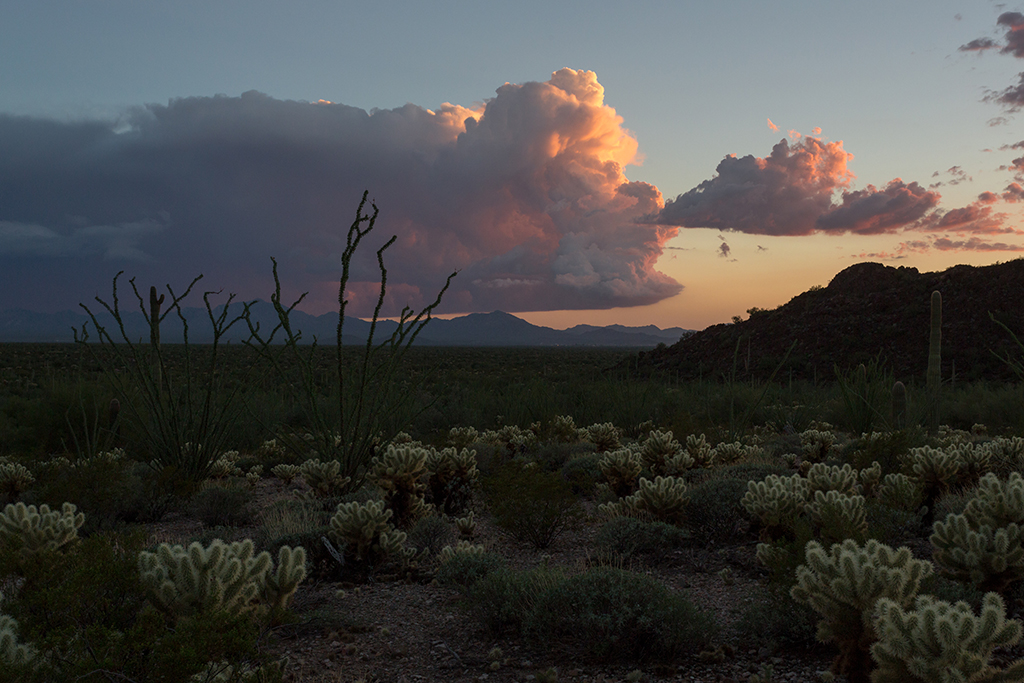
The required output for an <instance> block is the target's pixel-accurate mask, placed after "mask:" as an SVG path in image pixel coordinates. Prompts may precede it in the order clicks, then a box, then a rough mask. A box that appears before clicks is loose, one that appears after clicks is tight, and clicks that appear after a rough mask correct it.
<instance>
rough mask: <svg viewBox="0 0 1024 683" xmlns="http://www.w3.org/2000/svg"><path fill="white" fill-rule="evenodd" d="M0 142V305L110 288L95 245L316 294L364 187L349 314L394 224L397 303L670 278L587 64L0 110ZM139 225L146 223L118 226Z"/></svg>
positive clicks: (333, 274)
mask: <svg viewBox="0 0 1024 683" xmlns="http://www.w3.org/2000/svg"><path fill="white" fill-rule="evenodd" d="M115 131H116V132H115ZM0 140H4V141H5V145H6V147H5V154H4V155H2V156H0V196H4V197H6V198H12V199H10V200H7V199H5V201H4V202H3V203H2V204H0V226H8V227H7V228H6V229H0V268H4V269H5V271H6V272H7V273H9V274H11V280H12V281H15V282H21V281H24V283H25V285H24V287H23V290H24V291H12V290H11V288H5V291H4V292H3V293H2V294H0V297H8V298H7V299H3V300H0V308H2V307H4V306H10V305H12V304H14V303H15V302H17V301H21V300H22V299H20V298H19V297H24V300H31V299H32V298H33V297H36V298H38V296H39V295H38V294H36V293H35V292H36V290H38V289H39V286H38V282H39V278H40V277H43V276H44V274H45V273H52V274H53V276H52V280H51V286H50V288H49V289H48V290H47V291H48V292H49V293H50V295H55V296H62V297H66V298H67V299H70V300H65V301H64V302H63V303H64V306H65V307H72V306H74V305H75V304H76V303H77V302H78V301H79V300H82V299H83V298H85V299H88V298H91V295H92V292H93V291H99V292H101V293H102V292H104V290H105V287H104V286H103V285H102V283H103V282H104V281H107V282H109V277H110V276H111V275H112V272H113V271H115V270H116V269H117V268H118V267H119V266H117V265H116V264H108V265H106V266H104V265H103V264H102V263H97V262H95V261H94V260H90V258H91V257H89V254H95V255H96V256H95V258H100V255H102V254H108V255H109V254H113V255H114V256H115V257H116V256H117V254H118V253H119V252H118V251H117V245H118V244H121V245H123V247H122V252H124V253H125V254H128V253H129V251H130V254H131V255H132V256H133V257H134V258H135V259H136V260H139V259H141V258H148V259H149V262H148V263H147V271H146V278H147V280H149V279H152V280H154V282H155V283H162V282H168V281H171V282H177V281H178V280H181V279H182V278H183V277H187V276H188V275H189V274H192V273H194V272H200V271H201V272H205V273H206V276H207V278H206V281H207V282H210V283H211V284H214V283H224V284H223V286H224V287H225V288H226V289H230V290H236V291H237V290H241V291H242V292H243V293H244V295H245V296H251V297H255V296H264V297H265V296H266V295H267V294H269V288H268V286H267V282H268V279H269V266H270V256H272V255H274V256H277V257H278V260H279V262H280V264H281V275H282V279H283V281H284V282H285V283H290V285H291V286H292V288H293V289H294V290H296V291H299V290H305V289H309V290H311V295H310V299H309V300H310V301H312V302H313V304H315V305H319V306H320V307H321V308H328V307H329V306H330V305H331V301H332V300H334V299H336V296H337V292H336V286H337V285H336V278H337V275H338V273H339V267H340V255H341V253H342V251H343V249H344V246H345V244H344V231H345V229H346V228H347V226H348V224H349V222H351V220H352V216H353V211H354V208H355V205H356V203H357V202H358V199H359V197H360V195H361V194H362V191H363V190H364V189H369V190H370V195H371V198H373V199H374V200H375V201H376V202H377V204H378V205H379V206H380V209H381V214H380V219H379V221H378V228H377V231H376V232H375V233H374V235H373V239H372V240H371V241H372V242H373V244H372V245H368V246H367V248H366V249H365V251H364V252H363V253H362V254H361V256H360V257H359V258H357V260H356V262H354V263H353V268H354V270H353V274H352V280H351V284H352V287H351V290H352V292H351V297H350V298H351V300H352V304H353V306H354V307H355V309H356V310H355V312H356V313H357V314H359V315H366V314H367V313H369V312H370V311H371V310H372V305H373V303H374V302H375V291H376V284H375V282H376V279H377V277H378V276H377V269H376V259H375V257H374V254H373V251H374V250H375V249H376V246H379V244H378V243H383V241H384V240H386V239H387V238H388V237H390V236H391V235H392V234H397V235H398V241H397V243H396V244H395V245H394V246H393V247H392V248H391V250H390V251H389V252H388V254H387V260H388V265H389V272H388V285H389V291H390V292H391V293H392V294H393V296H390V297H389V300H388V304H387V312H388V313H392V314H393V313H395V312H397V311H398V310H400V309H401V308H402V306H403V305H405V304H410V305H414V306H421V305H423V304H425V303H429V302H430V301H432V300H433V298H434V295H435V294H436V292H437V290H438V289H439V288H440V286H441V285H442V284H443V282H444V276H445V275H446V274H447V273H449V272H451V271H453V270H459V271H460V273H459V275H458V277H456V278H455V280H453V282H452V288H451V289H450V290H449V292H448V294H447V295H446V298H445V310H450V311H489V310H493V309H496V308H501V309H503V310H507V311H527V310H559V309H575V308H607V307H613V306H633V305H641V304H649V303H653V302H656V301H659V300H661V299H664V298H666V297H670V296H672V295H674V294H676V293H677V292H679V291H680V290H681V288H682V287H681V285H680V284H679V283H678V282H676V281H675V280H674V279H672V278H671V277H669V276H667V275H665V274H663V273H660V272H658V271H657V270H656V269H655V262H656V261H657V259H658V257H659V256H660V255H661V254H662V247H663V245H664V244H665V242H666V241H667V240H668V239H670V238H671V237H673V236H674V235H675V234H676V232H677V230H676V228H674V227H672V226H667V225H658V224H654V223H651V222H640V221H639V219H640V218H641V217H644V216H647V215H651V214H656V213H658V212H659V211H660V210H661V209H662V207H663V201H662V197H661V193H660V192H659V190H658V188H656V187H654V186H653V185H650V184H647V183H643V182H631V181H630V180H629V179H628V178H627V177H626V176H625V174H624V172H623V169H624V167H625V166H626V165H627V164H631V163H638V161H639V155H638V144H637V141H636V139H635V138H634V137H633V136H632V134H631V133H630V132H629V131H628V130H627V129H626V128H625V127H624V125H623V121H622V118H621V117H620V116H618V114H617V113H616V112H615V110H614V109H612V108H611V107H609V106H608V105H606V104H605V103H604V88H603V87H602V86H601V84H600V83H599V82H598V80H597V77H596V75H595V74H594V73H593V72H589V71H574V70H572V69H562V70H560V71H558V72H555V73H554V74H552V76H551V78H550V80H548V81H546V82H543V83H542V82H529V83H523V84H509V83H506V84H505V85H503V86H501V87H500V88H498V90H497V92H496V95H495V96H494V97H493V98H491V99H489V100H487V101H486V102H485V103H484V104H483V105H480V106H477V107H472V108H466V107H462V106H458V105H452V104H445V105H442V106H441V107H440V108H438V109H437V110H436V111H431V110H428V109H424V108H422V107H418V106H416V105H412V104H408V105H405V106H403V107H399V108H397V109H389V110H373V111H371V112H366V111H364V110H362V109H357V108H355V107H349V106H346V105H343V104H333V103H330V102H328V101H326V100H322V101H320V102H316V103H307V102H295V101H281V100H276V99H274V98H272V97H269V96H267V95H263V94H260V93H256V92H250V93H245V94H243V95H242V96H241V97H227V96H217V97H193V98H183V99H177V100H172V101H171V102H169V103H168V104H167V105H147V106H145V107H140V108H137V109H135V110H133V111H132V112H131V113H130V114H129V115H128V116H127V117H126V118H125V119H124V120H123V121H121V122H113V121H93V122H84V123H83V122H58V121H49V120H42V119H35V118H25V117H10V116H0ZM72 217H75V218H72ZM149 225H154V226H157V227H158V228H159V229H158V230H157V229H155V228H154V229H152V230H149V229H147V230H148V231H142V230H134V229H133V228H132V226H149ZM10 226H14V227H10ZM18 226H22V227H18ZM24 226H29V227H30V228H31V230H29V229H28V228H26V227H24ZM103 226H112V227H110V228H109V229H107V230H105V231H104V230H99V229H98V228H101V227H103ZM118 226H122V227H118ZM85 229H91V230H92V232H91V233H87V232H83V230H85ZM87 234H88V235H89V236H90V237H89V239H88V240H87V239H85V237H84V236H85V235H87ZM368 239H369V238H368ZM104 240H105V241H104ZM76 245H77V246H76ZM83 245H87V246H88V250H86V249H85V246H83ZM371 247H372V248H371ZM62 255H63V256H62ZM72 255H74V256H79V257H82V258H75V259H72V258H69V257H70V256H72ZM86 257H89V258H86ZM115 260H116V258H115ZM108 271H111V272H108ZM96 273H99V274H100V275H96ZM183 273H184V275H183ZM19 274H21V275H25V278H23V279H22V278H21V277H20V276H19ZM29 276H33V277H34V279H33V277H29ZM61 281H66V284H65V285H62V286H63V287H64V289H65V290H66V291H63V292H61V287H59V286H57V284H54V283H57V282H61ZM332 290H333V292H332ZM83 291H84V292H88V294H83ZM44 305H45V304H44Z"/></svg>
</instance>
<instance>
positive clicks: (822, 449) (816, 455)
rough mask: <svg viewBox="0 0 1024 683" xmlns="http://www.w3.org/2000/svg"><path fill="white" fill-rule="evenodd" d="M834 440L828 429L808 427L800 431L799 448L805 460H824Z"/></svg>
mask: <svg viewBox="0 0 1024 683" xmlns="http://www.w3.org/2000/svg"><path fill="white" fill-rule="evenodd" d="M835 442H836V437H835V434H833V433H832V432H830V431H821V430H818V429H808V430H806V431H803V432H801V433H800V448H801V450H802V451H803V455H804V460H806V461H807V462H822V461H824V460H825V458H827V457H828V455H829V451H831V450H832V445H833V444H834V443H835Z"/></svg>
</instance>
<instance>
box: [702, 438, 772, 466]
mask: <svg viewBox="0 0 1024 683" xmlns="http://www.w3.org/2000/svg"><path fill="white" fill-rule="evenodd" d="M763 454H764V449H763V448H761V447H760V446H745V445H743V444H742V443H740V442H739V441H735V442H733V443H724V442H723V443H720V444H718V445H717V446H715V447H714V448H713V449H711V456H710V461H711V462H713V463H714V464H716V465H729V464H732V463H734V462H736V461H737V460H741V459H743V458H757V457H760V456H761V455H763Z"/></svg>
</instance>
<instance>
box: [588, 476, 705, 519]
mask: <svg viewBox="0 0 1024 683" xmlns="http://www.w3.org/2000/svg"><path fill="white" fill-rule="evenodd" d="M687 504H688V496H687V495H686V482H685V481H684V480H683V479H682V478H681V477H655V478H654V480H653V481H652V480H650V479H641V480H640V485H639V487H638V488H637V490H636V492H634V493H632V494H631V495H629V496H626V497H625V498H623V499H622V500H619V501H618V502H615V503H604V504H603V505H601V506H600V507H599V509H600V510H601V511H602V512H604V513H605V514H609V515H612V516H632V517H647V518H650V519H654V520H656V521H659V522H665V523H666V524H674V525H676V526H682V524H683V522H684V521H685V520H686V507H687Z"/></svg>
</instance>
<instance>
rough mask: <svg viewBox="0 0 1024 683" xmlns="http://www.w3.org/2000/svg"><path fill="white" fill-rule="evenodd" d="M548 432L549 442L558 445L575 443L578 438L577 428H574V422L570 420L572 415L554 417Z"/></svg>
mask: <svg viewBox="0 0 1024 683" xmlns="http://www.w3.org/2000/svg"><path fill="white" fill-rule="evenodd" d="M548 431H549V433H550V434H551V440H552V441H557V442H559V443H576V442H577V441H579V438H580V435H579V428H578V427H577V426H576V421H575V420H573V419H572V415H555V417H554V419H552V420H551V426H550V427H549V429H548Z"/></svg>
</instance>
